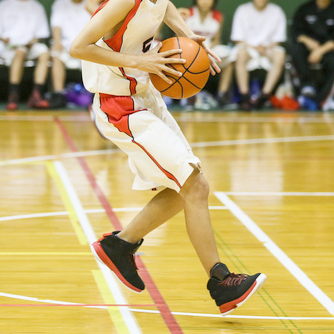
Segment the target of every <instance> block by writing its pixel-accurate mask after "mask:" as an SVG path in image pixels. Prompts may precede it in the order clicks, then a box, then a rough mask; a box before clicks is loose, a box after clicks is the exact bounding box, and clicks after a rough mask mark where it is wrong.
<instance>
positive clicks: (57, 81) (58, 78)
mask: <svg viewBox="0 0 334 334" xmlns="http://www.w3.org/2000/svg"><path fill="white" fill-rule="evenodd" d="M51 72H52V86H53V90H54V91H55V92H62V91H63V89H64V86H65V79H66V70H65V66H64V64H63V62H62V61H61V60H60V59H59V58H58V57H53V58H52V69H51Z"/></svg>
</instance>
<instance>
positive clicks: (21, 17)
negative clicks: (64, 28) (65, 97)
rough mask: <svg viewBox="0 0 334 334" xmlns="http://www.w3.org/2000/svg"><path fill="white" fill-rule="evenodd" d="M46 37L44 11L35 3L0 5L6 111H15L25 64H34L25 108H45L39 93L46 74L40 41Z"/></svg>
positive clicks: (44, 51)
mask: <svg viewBox="0 0 334 334" xmlns="http://www.w3.org/2000/svg"><path fill="white" fill-rule="evenodd" d="M49 35H50V32H49V26H48V21H47V17H46V13H45V10H44V7H43V6H42V5H41V4H40V3H39V2H38V1H37V0H6V1H2V2H1V3H0V38H1V40H2V41H3V42H4V43H5V47H4V51H3V57H4V61H5V64H6V65H7V66H9V67H10V69H9V85H10V86H9V95H8V103H7V109H8V110H16V109H17V108H18V102H19V86H20V83H21V81H22V75H23V68H24V64H25V61H26V60H37V65H36V67H35V71H34V79H33V80H34V87H33V91H32V94H31V97H30V98H29V101H28V106H29V107H31V108H48V106H49V103H48V101H47V100H45V99H43V97H42V96H43V94H42V89H43V86H44V84H45V81H46V78H47V73H48V61H49V50H48V47H47V46H46V45H45V44H43V43H41V42H40V39H45V38H48V37H49Z"/></svg>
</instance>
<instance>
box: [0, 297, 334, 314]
mask: <svg viewBox="0 0 334 334" xmlns="http://www.w3.org/2000/svg"><path fill="white" fill-rule="evenodd" d="M0 297H6V298H12V299H19V300H27V301H33V302H38V303H47V304H57V305H59V306H61V305H64V306H66V305H73V306H75V305H78V306H80V307H86V308H97V309H104V310H105V309H107V308H108V306H103V305H89V304H88V305H85V303H83V304H81V303H72V302H64V301H59V300H51V299H39V298H35V297H28V296H21V295H15V294H12V293H5V292H0ZM0 304H2V303H0ZM126 307H127V306H126ZM130 311H131V312H139V313H153V314H160V311H158V310H145V309H135V308H130ZM171 313H172V314H173V315H183V316H189V317H204V318H222V316H221V315H219V314H209V313H190V312H171ZM224 318H234V319H254V320H259V319H260V320H334V317H275V316H253V315H226V316H224Z"/></svg>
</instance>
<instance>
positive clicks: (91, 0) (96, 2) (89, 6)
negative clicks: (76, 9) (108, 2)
mask: <svg viewBox="0 0 334 334" xmlns="http://www.w3.org/2000/svg"><path fill="white" fill-rule="evenodd" d="M103 1H104V0H87V1H86V5H85V8H86V10H87V12H88V13H89V14H91V15H93V14H94V13H95V11H96V10H97V9H98V8H99V6H100V5H101V3H102V2H103Z"/></svg>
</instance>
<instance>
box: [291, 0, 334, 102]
mask: <svg viewBox="0 0 334 334" xmlns="http://www.w3.org/2000/svg"><path fill="white" fill-rule="evenodd" d="M291 37H292V43H291V46H290V52H291V55H292V58H293V62H294V65H295V67H296V70H297V73H298V75H299V78H300V83H301V85H300V86H301V90H300V93H301V95H302V96H304V97H306V98H310V99H311V100H314V101H315V102H316V103H317V104H319V103H321V102H323V101H324V100H325V99H326V97H327V95H328V93H329V91H330V90H331V87H332V85H333V82H334V3H333V2H332V1H331V0H312V1H308V2H306V3H305V4H303V5H301V6H300V7H299V8H298V9H297V11H296V12H295V15H294V17H293V23H292V27H291ZM313 64H321V65H322V69H323V72H324V73H326V75H323V76H322V84H321V88H320V89H319V91H318V92H317V89H316V84H315V82H314V80H313V77H312V72H311V66H310V65H313ZM300 100H303V99H300ZM304 101H305V100H304ZM302 107H303V105H302Z"/></svg>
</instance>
